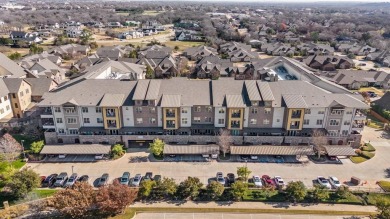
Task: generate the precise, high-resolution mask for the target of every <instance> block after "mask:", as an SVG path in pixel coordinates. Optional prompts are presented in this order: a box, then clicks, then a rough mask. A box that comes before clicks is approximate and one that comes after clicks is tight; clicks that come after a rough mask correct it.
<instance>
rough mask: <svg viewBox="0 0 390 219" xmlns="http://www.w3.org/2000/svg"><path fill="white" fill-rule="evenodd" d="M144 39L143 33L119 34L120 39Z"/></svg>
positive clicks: (129, 32)
mask: <svg viewBox="0 0 390 219" xmlns="http://www.w3.org/2000/svg"><path fill="white" fill-rule="evenodd" d="M142 37H144V33H143V32H142V31H128V32H123V33H120V34H118V38H119V39H136V38H142Z"/></svg>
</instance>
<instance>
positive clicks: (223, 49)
mask: <svg viewBox="0 0 390 219" xmlns="http://www.w3.org/2000/svg"><path fill="white" fill-rule="evenodd" d="M219 50H220V53H222V54H224V55H225V56H227V57H228V58H230V60H231V61H232V62H249V61H251V60H252V59H257V58H258V57H259V55H258V54H257V52H252V47H251V45H247V44H242V43H237V42H229V43H226V44H222V45H220V49H219Z"/></svg>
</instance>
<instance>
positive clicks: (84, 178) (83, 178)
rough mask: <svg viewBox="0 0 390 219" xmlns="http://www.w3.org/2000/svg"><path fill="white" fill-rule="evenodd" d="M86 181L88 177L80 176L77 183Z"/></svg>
mask: <svg viewBox="0 0 390 219" xmlns="http://www.w3.org/2000/svg"><path fill="white" fill-rule="evenodd" d="M88 180H89V176H88V175H82V176H80V178H79V179H78V181H79V182H88Z"/></svg>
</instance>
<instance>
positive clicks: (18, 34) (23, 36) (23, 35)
mask: <svg viewBox="0 0 390 219" xmlns="http://www.w3.org/2000/svg"><path fill="white" fill-rule="evenodd" d="M9 36H10V38H11V40H12V42H13V43H14V44H17V43H18V41H24V42H26V43H27V44H32V43H40V42H42V39H41V38H40V37H39V34H38V33H28V32H24V31H11V33H10V35H9Z"/></svg>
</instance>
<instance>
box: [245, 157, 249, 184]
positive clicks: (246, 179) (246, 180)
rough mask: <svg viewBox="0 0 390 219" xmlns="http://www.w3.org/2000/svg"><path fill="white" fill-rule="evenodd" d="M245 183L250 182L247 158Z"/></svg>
mask: <svg viewBox="0 0 390 219" xmlns="http://www.w3.org/2000/svg"><path fill="white" fill-rule="evenodd" d="M245 183H248V160H245Z"/></svg>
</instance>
